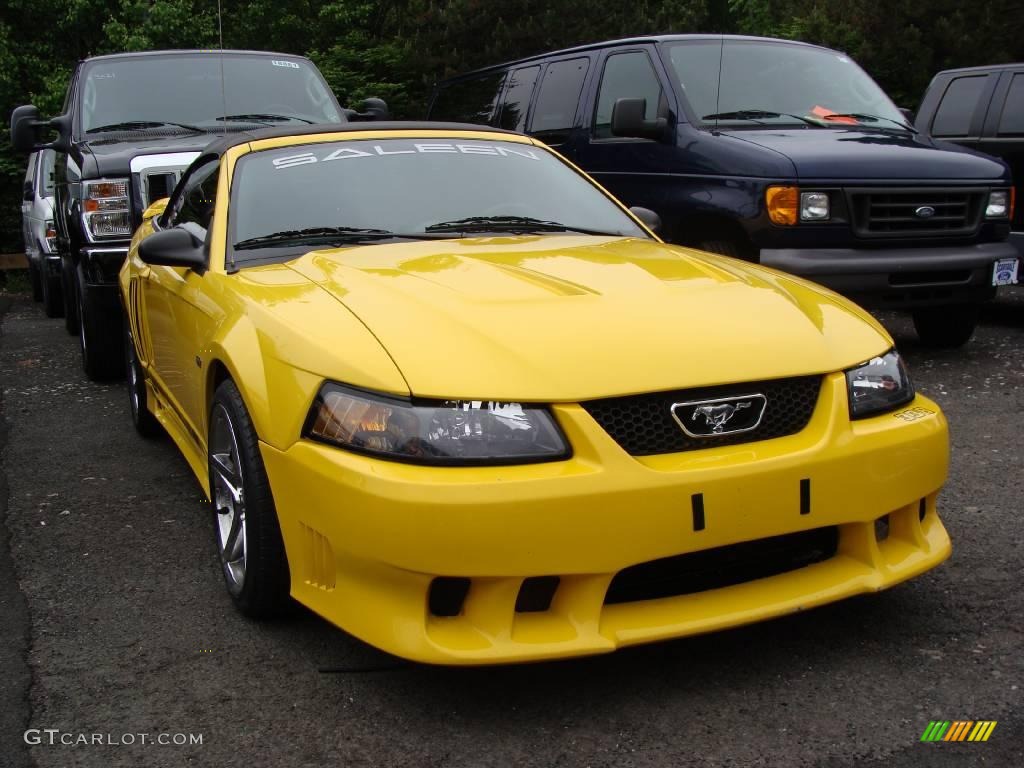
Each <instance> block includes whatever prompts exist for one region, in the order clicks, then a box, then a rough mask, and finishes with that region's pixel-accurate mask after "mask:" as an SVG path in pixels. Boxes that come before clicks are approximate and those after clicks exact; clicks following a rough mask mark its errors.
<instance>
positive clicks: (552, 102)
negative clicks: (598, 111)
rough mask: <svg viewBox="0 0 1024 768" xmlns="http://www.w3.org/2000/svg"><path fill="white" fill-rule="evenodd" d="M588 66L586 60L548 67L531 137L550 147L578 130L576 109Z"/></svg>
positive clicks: (560, 62)
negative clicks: (533, 136) (573, 130)
mask: <svg viewBox="0 0 1024 768" xmlns="http://www.w3.org/2000/svg"><path fill="white" fill-rule="evenodd" d="M589 66H590V60H589V59H587V58H579V59H568V60H566V61H556V62H553V63H551V64H548V68H547V71H546V72H545V73H544V81H543V82H542V83H541V86H540V94H539V95H538V96H537V104H536V106H535V107H534V108H533V118H532V121H531V124H530V133H532V134H534V135H535V136H536V137H537V138H538V139H540V140H541V141H543V142H545V143H547V144H551V145H557V144H561V143H563V142H565V141H566V139H568V138H569V133H570V132H571V131H572V129H573V128H574V127H575V123H576V107H577V105H578V104H579V101H580V93H581V92H582V91H583V81H584V80H585V79H586V77H587V69H588V67H589Z"/></svg>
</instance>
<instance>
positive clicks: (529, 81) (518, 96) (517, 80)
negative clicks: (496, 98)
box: [498, 66, 540, 131]
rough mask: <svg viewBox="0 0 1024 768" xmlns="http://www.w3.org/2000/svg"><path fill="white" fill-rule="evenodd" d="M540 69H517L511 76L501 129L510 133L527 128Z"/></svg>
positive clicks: (503, 107)
mask: <svg viewBox="0 0 1024 768" xmlns="http://www.w3.org/2000/svg"><path fill="white" fill-rule="evenodd" d="M538 74H540V67H539V66H538V67H524V68H523V69H517V70H515V71H514V72H512V74H511V75H510V76H509V81H508V88H506V89H505V103H504V105H503V106H502V108H501V119H500V120H499V122H498V127H499V128H505V129H507V130H510V131H521V130H523V128H525V127H526V112H527V110H528V109H529V108H530V97H531V96H533V86H535V85H536V84H537V75H538Z"/></svg>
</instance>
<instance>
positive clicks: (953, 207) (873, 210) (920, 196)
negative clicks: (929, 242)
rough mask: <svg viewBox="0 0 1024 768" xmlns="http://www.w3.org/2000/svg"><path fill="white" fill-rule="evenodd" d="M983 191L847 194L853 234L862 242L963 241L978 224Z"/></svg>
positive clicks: (924, 189)
mask: <svg viewBox="0 0 1024 768" xmlns="http://www.w3.org/2000/svg"><path fill="white" fill-rule="evenodd" d="M987 192H988V190H986V189H963V188H960V189H956V188H943V189H938V188H928V187H922V188H914V189H850V190H847V196H848V198H849V204H850V213H851V216H852V221H853V229H854V233H855V234H856V235H858V236H859V237H865V238H885V237H893V238H895V237H963V236H969V235H973V234H974V233H975V232H977V231H978V226H979V225H980V224H981V214H982V208H983V206H984V204H985V195H986V194H987Z"/></svg>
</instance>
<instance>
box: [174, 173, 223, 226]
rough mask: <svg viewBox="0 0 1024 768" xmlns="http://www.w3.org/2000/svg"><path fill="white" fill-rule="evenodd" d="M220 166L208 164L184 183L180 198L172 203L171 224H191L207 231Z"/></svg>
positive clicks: (211, 214) (214, 200) (214, 201)
mask: <svg viewBox="0 0 1024 768" xmlns="http://www.w3.org/2000/svg"><path fill="white" fill-rule="evenodd" d="M219 167H220V165H219V164H218V163H216V162H210V163H208V164H207V165H204V166H203V167H202V168H199V169H197V170H196V171H195V172H194V173H193V174H192V175H191V176H190V177H189V179H188V181H186V182H185V188H184V190H182V196H181V197H180V198H178V199H177V200H176V201H175V203H174V215H173V216H172V218H171V224H175V225H177V224H186V223H188V222H192V223H194V224H198V225H199V226H200V227H202V228H203V229H209V227H210V217H211V216H213V207H214V203H216V201H217V169H218V168H219Z"/></svg>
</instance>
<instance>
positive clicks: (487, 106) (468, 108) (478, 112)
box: [430, 72, 505, 125]
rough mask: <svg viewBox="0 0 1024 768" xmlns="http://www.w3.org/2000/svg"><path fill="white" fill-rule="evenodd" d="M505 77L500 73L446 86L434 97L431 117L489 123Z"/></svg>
mask: <svg viewBox="0 0 1024 768" xmlns="http://www.w3.org/2000/svg"><path fill="white" fill-rule="evenodd" d="M504 79H505V74H504V73H503V72H499V73H497V74H493V75H485V76H483V77H478V78H475V79H473V80H462V81H460V82H457V83H452V84H451V85H448V86H445V87H444V88H442V89H441V90H440V91H439V92H438V94H437V98H436V99H434V105H433V106H432V107H431V109H430V119H431V120H446V121H450V122H454V123H483V124H486V125H489V124H490V122H491V118H493V117H494V112H495V109H496V108H497V106H498V96H499V94H500V93H501V84H502V82H504Z"/></svg>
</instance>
